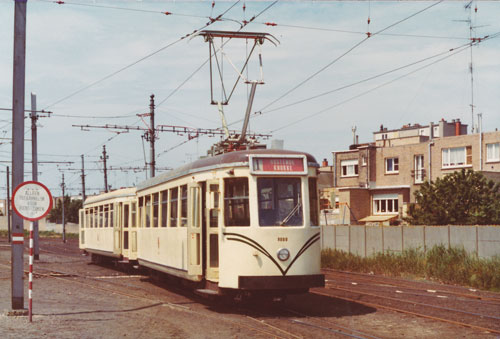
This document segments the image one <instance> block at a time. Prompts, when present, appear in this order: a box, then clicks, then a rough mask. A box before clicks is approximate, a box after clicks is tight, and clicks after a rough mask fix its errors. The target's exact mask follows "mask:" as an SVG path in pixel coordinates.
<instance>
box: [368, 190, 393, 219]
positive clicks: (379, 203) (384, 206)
mask: <svg viewBox="0 0 500 339" xmlns="http://www.w3.org/2000/svg"><path fill="white" fill-rule="evenodd" d="M372 200H373V214H374V215H375V214H377V215H385V214H399V197H398V194H397V193H392V194H375V195H373V198H372ZM382 210H384V211H382Z"/></svg>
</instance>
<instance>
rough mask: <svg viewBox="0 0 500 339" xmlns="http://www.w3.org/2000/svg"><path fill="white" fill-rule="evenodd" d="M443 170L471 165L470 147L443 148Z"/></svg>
mask: <svg viewBox="0 0 500 339" xmlns="http://www.w3.org/2000/svg"><path fill="white" fill-rule="evenodd" d="M442 160H443V168H449V167H463V166H467V165H472V146H467V147H454V148H443V150H442Z"/></svg>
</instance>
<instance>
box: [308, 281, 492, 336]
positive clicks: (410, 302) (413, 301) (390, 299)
mask: <svg viewBox="0 0 500 339" xmlns="http://www.w3.org/2000/svg"><path fill="white" fill-rule="evenodd" d="M365 278H366V277H365ZM334 279H335V277H334V276H332V275H330V276H327V284H326V290H323V291H322V290H318V289H316V290H315V291H314V293H318V294H321V295H325V296H332V297H337V298H342V299H344V300H349V301H355V302H358V303H362V304H365V305H367V306H372V307H376V308H384V309H387V310H391V311H395V312H400V313H405V314H411V315H414V316H419V317H423V318H427V319H433V320H438V321H441V322H447V323H451V324H454V325H460V326H464V327H469V328H473V329H476V330H479V331H485V332H489V333H495V334H500V325H499V324H500V317H498V316H497V315H498V314H500V304H498V303H497V302H496V300H497V299H496V298H487V299H481V300H477V299H475V298H477V296H475V298H472V296H470V295H468V294H463V293H454V294H453V295H454V296H460V298H465V299H464V300H459V299H458V298H457V299H455V300H454V301H453V303H455V307H451V306H449V305H448V306H446V299H445V298H439V297H435V296H432V297H431V296H429V295H425V294H424V295H422V293H404V292H403V291H402V290H404V289H405V287H401V286H399V285H398V284H397V283H392V284H389V286H390V287H391V288H397V290H396V289H394V290H393V291H387V289H386V288H384V287H387V285H386V284H379V282H380V281H379V280H378V278H374V281H372V282H371V285H370V283H369V279H365V280H364V285H363V284H362V285H358V284H359V283H354V282H351V283H350V284H345V283H344V285H341V284H339V283H338V282H337V281H335V280H334ZM332 281H335V282H334V283H332ZM402 285H404V283H403V284H402ZM415 289H416V288H415V287H414V285H413V291H415ZM388 294H389V295H388ZM430 298H433V300H432V303H429V300H430ZM422 299H424V300H427V302H423V300H422ZM471 302H475V303H480V304H479V305H477V306H476V308H474V309H476V310H477V309H478V308H479V309H483V310H482V311H477V312H469V311H466V310H467V309H470V308H471V307H470V303H471ZM457 305H458V306H457ZM485 306H488V309H486V310H485V309H484V308H485Z"/></svg>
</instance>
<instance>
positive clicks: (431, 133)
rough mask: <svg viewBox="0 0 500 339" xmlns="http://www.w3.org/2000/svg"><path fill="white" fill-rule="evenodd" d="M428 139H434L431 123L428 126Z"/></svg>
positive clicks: (432, 124)
mask: <svg viewBox="0 0 500 339" xmlns="http://www.w3.org/2000/svg"><path fill="white" fill-rule="evenodd" d="M429 139H431V140H432V139H434V123H433V122H432V121H431V122H430V124H429Z"/></svg>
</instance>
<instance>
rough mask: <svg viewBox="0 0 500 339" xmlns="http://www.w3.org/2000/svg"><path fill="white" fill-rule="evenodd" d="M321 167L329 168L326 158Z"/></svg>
mask: <svg viewBox="0 0 500 339" xmlns="http://www.w3.org/2000/svg"><path fill="white" fill-rule="evenodd" d="M321 167H328V160H326V158H324V159H323V162H322V163H321Z"/></svg>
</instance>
